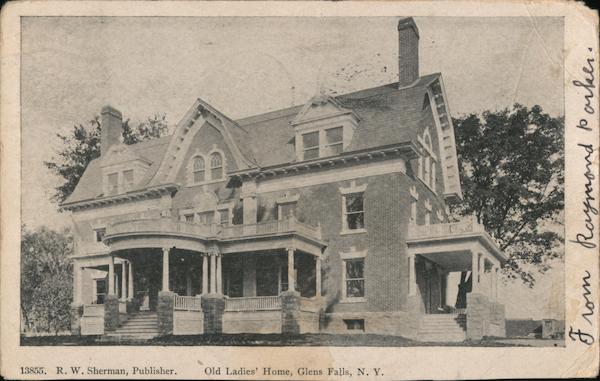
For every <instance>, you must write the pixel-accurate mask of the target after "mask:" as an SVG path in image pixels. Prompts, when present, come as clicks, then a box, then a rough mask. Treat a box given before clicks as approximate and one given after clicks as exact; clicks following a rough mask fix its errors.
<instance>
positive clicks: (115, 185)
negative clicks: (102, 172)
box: [108, 173, 119, 195]
mask: <svg viewBox="0 0 600 381" xmlns="http://www.w3.org/2000/svg"><path fill="white" fill-rule="evenodd" d="M117 193H119V174H118V173H110V174H109V175H108V194H109V195H112V194H117Z"/></svg>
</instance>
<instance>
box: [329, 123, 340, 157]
mask: <svg viewBox="0 0 600 381" xmlns="http://www.w3.org/2000/svg"><path fill="white" fill-rule="evenodd" d="M325 140H326V144H327V145H326V146H325V155H326V156H330V155H338V154H340V153H342V151H343V148H344V128H343V127H335V128H330V129H327V130H325Z"/></svg>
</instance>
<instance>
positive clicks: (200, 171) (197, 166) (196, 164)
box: [192, 156, 206, 183]
mask: <svg viewBox="0 0 600 381" xmlns="http://www.w3.org/2000/svg"><path fill="white" fill-rule="evenodd" d="M192 167H193V172H192V177H193V178H194V183H201V182H204V180H205V178H206V169H205V164H204V158H203V157H202V156H194V157H193V158H192Z"/></svg>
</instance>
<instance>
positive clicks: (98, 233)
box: [94, 228, 106, 242]
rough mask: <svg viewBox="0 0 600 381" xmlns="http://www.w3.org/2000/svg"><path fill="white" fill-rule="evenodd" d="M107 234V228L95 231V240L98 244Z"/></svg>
mask: <svg viewBox="0 0 600 381" xmlns="http://www.w3.org/2000/svg"><path fill="white" fill-rule="evenodd" d="M105 234H106V228H100V229H95V230H94V238H95V239H96V242H102V240H103V239H104V235H105Z"/></svg>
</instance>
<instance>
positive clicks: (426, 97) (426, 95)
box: [422, 94, 431, 110]
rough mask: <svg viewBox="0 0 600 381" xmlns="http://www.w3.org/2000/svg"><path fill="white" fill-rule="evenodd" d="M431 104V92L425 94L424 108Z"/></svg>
mask: <svg viewBox="0 0 600 381" xmlns="http://www.w3.org/2000/svg"><path fill="white" fill-rule="evenodd" d="M430 105H431V103H430V102H429V94H425V97H423V107H422V109H423V110H425V109H426V108H428V107H429V106H430Z"/></svg>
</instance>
